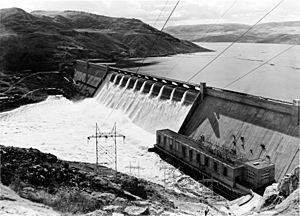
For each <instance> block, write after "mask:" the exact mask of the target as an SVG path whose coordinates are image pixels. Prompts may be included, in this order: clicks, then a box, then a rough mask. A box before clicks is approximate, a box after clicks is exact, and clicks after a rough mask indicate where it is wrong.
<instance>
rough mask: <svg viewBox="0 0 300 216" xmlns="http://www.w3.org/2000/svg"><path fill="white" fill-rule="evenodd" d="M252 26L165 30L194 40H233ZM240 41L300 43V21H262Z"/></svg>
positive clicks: (169, 28) (232, 25)
mask: <svg viewBox="0 0 300 216" xmlns="http://www.w3.org/2000/svg"><path fill="white" fill-rule="evenodd" d="M249 28H250V26H249V25H243V24H206V25H184V26H172V27H168V28H166V29H165V32H167V33H169V34H171V35H173V36H174V37H178V38H181V39H184V40H189V41H194V42H233V41H235V40H237V39H238V38H239V36H240V35H242V34H243V33H244V32H246V31H247V30H248V29H249ZM239 42H247V43H276V44H300V21H294V22H272V23H262V24H259V25H257V26H255V27H254V28H253V29H252V30H251V31H250V32H249V33H247V34H246V35H245V36H244V37H243V38H241V39H240V40H239Z"/></svg>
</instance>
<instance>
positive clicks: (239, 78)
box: [223, 45, 296, 88]
mask: <svg viewBox="0 0 300 216" xmlns="http://www.w3.org/2000/svg"><path fill="white" fill-rule="evenodd" d="M294 46H296V45H293V46H290V47H288V48H286V49H284V50H283V51H281V52H280V53H278V54H276V55H275V56H273V57H272V58H270V59H269V60H268V61H266V62H264V63H263V64H261V65H259V66H257V67H255V68H253V69H252V70H250V71H248V72H247V73H245V74H244V75H242V76H241V77H238V78H237V79H235V80H233V81H232V82H230V83H228V84H227V85H226V86H224V87H223V88H227V87H228V86H231V85H232V84H234V83H236V82H237V81H239V80H241V79H243V78H244V77H246V76H248V75H249V74H251V73H253V72H255V71H256V70H257V69H258V68H260V67H262V66H264V65H265V64H267V63H269V62H270V61H272V60H273V59H275V58H277V57H278V56H280V55H282V54H283V53H285V52H287V51H288V50H290V49H291V48H293V47H294Z"/></svg>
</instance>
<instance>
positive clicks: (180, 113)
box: [74, 61, 199, 133]
mask: <svg viewBox="0 0 300 216" xmlns="http://www.w3.org/2000/svg"><path fill="white" fill-rule="evenodd" d="M97 71H98V73H97ZM74 79H75V80H76V82H77V85H78V88H79V90H80V91H81V92H82V93H83V94H86V95H87V96H93V97H94V98H96V100H97V101H99V103H101V104H104V105H105V106H106V107H108V108H112V109H113V110H115V111H116V112H117V111H120V112H122V113H124V114H126V115H127V116H128V117H129V118H130V119H131V120H132V121H133V122H134V123H135V124H137V125H138V126H140V127H142V128H143V129H145V130H147V131H149V132H151V133H154V132H155V131H156V130H157V129H162V128H165V127H168V128H171V129H173V130H176V131H178V129H179V128H180V126H181V124H182V122H183V120H184V118H185V116H186V115H187V113H188V111H189V109H190V107H191V105H192V103H193V102H194V100H195V99H196V97H197V95H198V93H199V91H198V90H197V89H196V88H195V86H194V85H185V84H184V83H182V82H180V81H176V82H175V81H174V80H165V78H161V77H152V76H149V75H146V74H135V73H133V72H129V71H124V70H120V69H118V68H112V67H106V66H104V65H96V64H88V63H86V62H80V61H78V62H77V67H76V72H75V76H74ZM184 85H185V86H184Z"/></svg>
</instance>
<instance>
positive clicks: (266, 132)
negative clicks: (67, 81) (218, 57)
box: [74, 61, 300, 181]
mask: <svg viewBox="0 0 300 216" xmlns="http://www.w3.org/2000/svg"><path fill="white" fill-rule="evenodd" d="M74 79H75V80H76V81H77V83H78V88H79V90H80V91H81V92H82V93H84V94H86V95H87V96H94V97H96V98H97V100H98V101H99V103H103V104H105V105H106V106H107V107H110V108H113V109H114V110H116V112H117V111H121V112H123V113H125V114H126V115H127V116H128V117H129V118H130V119H131V120H132V121H133V122H134V123H135V124H137V125H139V126H141V127H142V128H144V129H146V130H148V131H150V132H152V133H153V132H155V131H156V130H159V129H165V128H169V129H171V130H173V131H178V133H180V134H181V135H184V136H186V137H189V138H192V139H194V140H199V139H203V138H205V140H206V141H208V142H210V143H212V145H218V146H220V147H226V148H228V149H233V150H235V151H236V152H237V155H238V156H240V157H243V158H246V159H247V160H255V159H263V160H270V162H271V163H274V164H275V180H276V181H278V180H279V179H281V178H282V177H284V176H285V175H286V174H287V173H289V172H291V170H292V169H294V168H295V167H296V166H298V165H299V157H300V153H299V145H300V127H299V119H300V108H299V107H300V103H299V101H298V102H297V101H295V102H294V104H293V103H287V102H283V101H275V100H272V99H269V98H262V97H257V96H252V95H247V94H242V93H238V92H230V91H226V90H223V89H216V88H212V87H206V86H205V85H204V86H203V85H194V84H189V83H184V82H180V81H177V80H170V79H166V78H163V77H157V76H156V77H152V76H150V75H146V74H135V73H133V72H130V71H125V70H120V69H117V68H111V67H106V66H103V65H95V64H87V63H86V62H80V61H78V62H77V66H76V73H75V77H74Z"/></svg>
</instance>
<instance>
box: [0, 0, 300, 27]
mask: <svg viewBox="0 0 300 216" xmlns="http://www.w3.org/2000/svg"><path fill="white" fill-rule="evenodd" d="M279 1H280V0H181V1H180V3H179V5H178V7H177V8H176V10H175V12H174V14H173V16H172V17H171V19H170V21H169V22H168V25H167V26H171V25H181V24H205V23H245V24H253V23H255V22H256V21H257V20H258V19H260V18H261V17H262V16H263V15H264V14H266V13H267V12H268V11H269V10H270V9H271V8H272V7H274V6H275V5H276V4H277V3H278V2H279ZM176 2H177V0H0V8H8V7H19V8H22V9H24V10H25V11H27V12H31V11H33V10H80V11H86V12H91V13H96V14H101V15H107V16H114V17H128V18H137V19H141V20H143V21H144V22H146V23H148V24H150V25H153V26H155V27H157V28H161V27H162V25H163V23H164V22H165V20H166V19H167V17H168V15H169V14H170V12H171V10H172V9H173V7H174V6H175V4H176ZM294 20H300V0H285V1H283V3H282V4H281V5H280V6H279V7H278V8H277V9H276V10H275V11H273V12H272V13H271V14H270V15H269V16H268V17H267V18H265V19H264V20H263V21H262V22H270V21H294Z"/></svg>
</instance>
